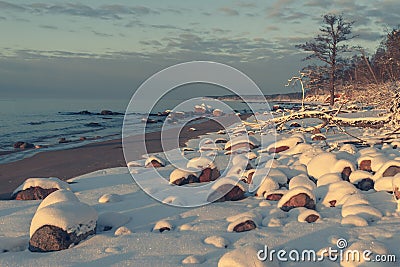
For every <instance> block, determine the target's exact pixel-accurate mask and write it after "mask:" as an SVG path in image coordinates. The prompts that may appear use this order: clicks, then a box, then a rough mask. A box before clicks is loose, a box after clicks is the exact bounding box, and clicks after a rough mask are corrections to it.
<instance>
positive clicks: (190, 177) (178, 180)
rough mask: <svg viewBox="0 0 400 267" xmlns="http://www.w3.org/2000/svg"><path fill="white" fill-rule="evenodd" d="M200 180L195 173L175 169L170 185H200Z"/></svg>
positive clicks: (171, 175)
mask: <svg viewBox="0 0 400 267" xmlns="http://www.w3.org/2000/svg"><path fill="white" fill-rule="evenodd" d="M199 182H200V179H199V177H197V174H196V173H194V172H189V171H186V170H182V169H175V170H173V171H172V172H171V174H170V175H169V183H170V184H174V185H185V184H191V183H199Z"/></svg>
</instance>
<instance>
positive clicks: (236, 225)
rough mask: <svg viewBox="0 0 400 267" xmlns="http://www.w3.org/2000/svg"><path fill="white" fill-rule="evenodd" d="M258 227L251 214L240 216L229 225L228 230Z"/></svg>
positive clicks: (238, 231) (242, 230)
mask: <svg viewBox="0 0 400 267" xmlns="http://www.w3.org/2000/svg"><path fill="white" fill-rule="evenodd" d="M256 228H257V224H256V223H255V222H254V220H253V218H252V217H250V216H242V217H239V218H238V219H237V220H235V221H234V222H231V223H230V224H229V225H228V232H237V233H241V232H246V231H250V230H253V229H256Z"/></svg>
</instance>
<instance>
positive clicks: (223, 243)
mask: <svg viewBox="0 0 400 267" xmlns="http://www.w3.org/2000/svg"><path fill="white" fill-rule="evenodd" d="M204 243H206V244H209V245H213V246H214V247H216V248H227V247H228V246H229V244H230V243H229V241H228V240H226V239H225V238H223V237H222V236H216V235H213V236H209V237H207V238H206V239H204Z"/></svg>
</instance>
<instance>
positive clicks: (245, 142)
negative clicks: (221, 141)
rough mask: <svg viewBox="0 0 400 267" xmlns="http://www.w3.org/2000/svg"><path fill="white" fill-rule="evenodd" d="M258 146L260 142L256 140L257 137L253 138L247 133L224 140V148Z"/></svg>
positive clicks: (250, 147) (251, 147) (234, 148)
mask: <svg viewBox="0 0 400 267" xmlns="http://www.w3.org/2000/svg"><path fill="white" fill-rule="evenodd" d="M259 146H260V143H259V142H258V140H257V139H255V138H254V137H253V136H248V135H239V136H236V137H233V138H232V139H231V140H229V141H228V142H226V144H225V150H231V151H232V150H236V149H241V148H245V149H248V150H250V149H254V148H257V147H259Z"/></svg>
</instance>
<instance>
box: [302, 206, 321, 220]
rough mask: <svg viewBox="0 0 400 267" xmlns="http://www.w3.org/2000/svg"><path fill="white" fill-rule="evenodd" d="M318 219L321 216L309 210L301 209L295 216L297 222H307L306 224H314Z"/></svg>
mask: <svg viewBox="0 0 400 267" xmlns="http://www.w3.org/2000/svg"><path fill="white" fill-rule="evenodd" d="M320 218H321V215H320V214H319V213H318V212H317V211H315V210H310V209H303V210H302V211H300V213H299V215H298V216H297V220H298V221H299V222H308V223H313V222H316V221H318V220H319V219H320Z"/></svg>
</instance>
